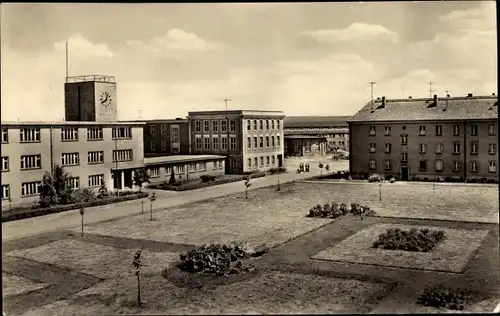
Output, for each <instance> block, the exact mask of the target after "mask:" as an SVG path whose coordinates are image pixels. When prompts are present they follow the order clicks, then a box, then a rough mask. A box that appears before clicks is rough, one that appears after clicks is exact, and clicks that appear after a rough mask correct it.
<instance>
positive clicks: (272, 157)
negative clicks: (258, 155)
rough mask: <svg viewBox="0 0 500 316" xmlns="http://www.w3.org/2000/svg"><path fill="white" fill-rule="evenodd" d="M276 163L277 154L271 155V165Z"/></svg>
mask: <svg viewBox="0 0 500 316" xmlns="http://www.w3.org/2000/svg"><path fill="white" fill-rule="evenodd" d="M275 164H276V157H275V156H271V165H273V166H274V165H275Z"/></svg>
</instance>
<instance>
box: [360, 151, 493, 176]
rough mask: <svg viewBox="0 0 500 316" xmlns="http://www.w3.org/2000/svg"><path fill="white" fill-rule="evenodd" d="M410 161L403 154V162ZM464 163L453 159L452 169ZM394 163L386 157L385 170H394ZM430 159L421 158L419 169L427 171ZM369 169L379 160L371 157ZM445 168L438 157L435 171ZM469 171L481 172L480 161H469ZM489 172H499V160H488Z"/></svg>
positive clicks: (456, 169) (374, 166)
mask: <svg viewBox="0 0 500 316" xmlns="http://www.w3.org/2000/svg"><path fill="white" fill-rule="evenodd" d="M407 161H408V156H407V155H406V156H405V157H403V156H401V162H407ZM461 165H462V163H461V162H460V161H452V171H453V172H460V171H462V170H461V167H462V166H461ZM392 168H393V165H392V160H390V159H384V170H386V171H392ZM428 168H429V167H428V161H427V160H420V161H419V165H418V170H419V171H427V170H428ZM369 169H370V170H376V169H377V160H376V159H370V161H369ZM443 170H444V161H443V160H442V159H436V160H435V161H434V171H443ZM469 172H479V161H477V160H472V161H469ZM488 172H491V173H495V172H497V162H496V160H490V161H488Z"/></svg>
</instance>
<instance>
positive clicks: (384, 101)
mask: <svg viewBox="0 0 500 316" xmlns="http://www.w3.org/2000/svg"><path fill="white" fill-rule="evenodd" d="M385 104H386V100H385V97H382V106H381V107H382V108H385Z"/></svg>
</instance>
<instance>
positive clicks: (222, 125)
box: [194, 120, 236, 133]
mask: <svg viewBox="0 0 500 316" xmlns="http://www.w3.org/2000/svg"><path fill="white" fill-rule="evenodd" d="M202 123H203V125H202ZM202 127H203V132H205V133H210V132H212V133H219V132H227V120H204V121H194V130H195V132H197V133H201V131H202ZM229 131H230V132H233V133H234V132H236V121H235V120H230V121H229Z"/></svg>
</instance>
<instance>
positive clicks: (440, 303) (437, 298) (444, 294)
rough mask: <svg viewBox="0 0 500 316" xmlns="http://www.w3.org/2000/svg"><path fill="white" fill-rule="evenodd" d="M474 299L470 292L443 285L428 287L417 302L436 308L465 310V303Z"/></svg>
mask: <svg viewBox="0 0 500 316" xmlns="http://www.w3.org/2000/svg"><path fill="white" fill-rule="evenodd" d="M471 299H472V295H471V293H470V292H468V291H465V290H461V289H453V288H445V287H443V286H441V285H435V286H433V287H428V288H426V289H425V290H424V292H423V293H422V295H421V296H420V297H419V298H418V299H417V303H418V304H420V305H423V306H430V307H435V308H447V309H453V310H463V309H464V307H465V305H466V304H467V303H469V302H470V301H471Z"/></svg>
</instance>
